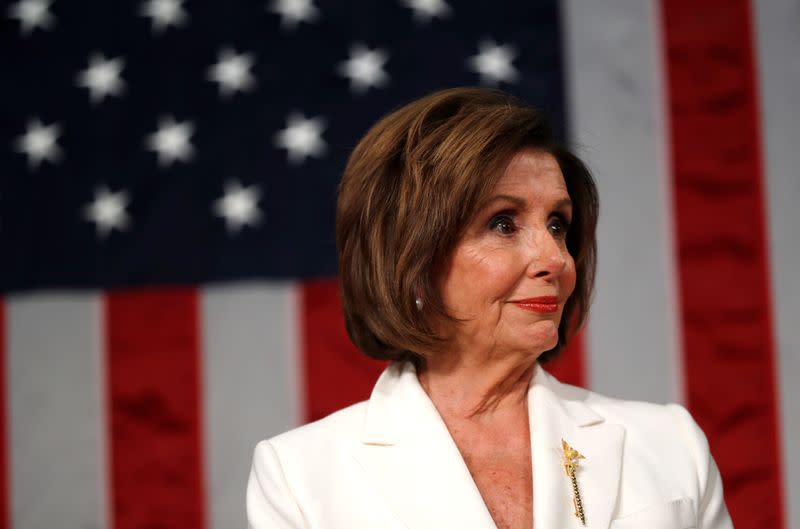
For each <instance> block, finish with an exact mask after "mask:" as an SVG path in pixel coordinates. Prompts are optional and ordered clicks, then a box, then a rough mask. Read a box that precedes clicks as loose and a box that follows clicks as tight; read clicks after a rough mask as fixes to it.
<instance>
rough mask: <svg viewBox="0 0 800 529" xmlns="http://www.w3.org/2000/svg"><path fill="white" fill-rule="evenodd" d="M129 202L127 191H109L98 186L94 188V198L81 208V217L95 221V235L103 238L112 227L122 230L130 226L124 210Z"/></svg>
mask: <svg viewBox="0 0 800 529" xmlns="http://www.w3.org/2000/svg"><path fill="white" fill-rule="evenodd" d="M129 202H130V197H129V195H128V192H127V191H125V190H122V191H117V192H116V193H111V192H110V191H109V190H108V188H107V187H105V186H103V187H99V188H97V189H95V192H94V200H93V201H92V202H91V203H89V204H88V205H86V206H85V207H84V208H83V217H84V219H86V220H88V221H90V222H94V223H95V226H96V228H97V236H98V237H100V238H101V239H104V238H106V237H107V236H108V234H109V233H111V230H113V229H114V228H116V229H117V230H119V231H124V230H126V229H127V228H128V226H130V217H129V216H128V214H127V213H126V212H125V207H126V206H127V205H128V203H129Z"/></svg>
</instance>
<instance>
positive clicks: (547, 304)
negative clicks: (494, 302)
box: [511, 296, 558, 312]
mask: <svg viewBox="0 0 800 529" xmlns="http://www.w3.org/2000/svg"><path fill="white" fill-rule="evenodd" d="M511 303H513V304H514V305H516V306H517V307H519V308H521V309H522V310H527V311H530V312H556V311H558V298H557V297H555V296H541V297H538V298H527V299H518V300H515V301H512V302H511Z"/></svg>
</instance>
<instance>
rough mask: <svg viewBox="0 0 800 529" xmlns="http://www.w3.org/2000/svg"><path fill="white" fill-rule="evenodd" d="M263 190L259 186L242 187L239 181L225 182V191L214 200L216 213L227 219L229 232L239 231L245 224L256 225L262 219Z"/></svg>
mask: <svg viewBox="0 0 800 529" xmlns="http://www.w3.org/2000/svg"><path fill="white" fill-rule="evenodd" d="M259 198H261V191H260V190H259V189H258V186H256V185H252V186H248V187H242V185H241V184H240V183H239V182H236V181H232V182H226V183H225V192H224V194H223V195H222V197H221V198H219V199H217V200H215V201H214V205H213V207H212V209H213V211H214V214H215V215H217V216H219V217H222V218H224V219H225V228H226V229H227V230H228V233H232V234H235V233H239V231H241V229H242V227H243V226H247V225H249V226H256V225H258V223H259V221H260V220H261V211H260V210H259V209H258V199H259Z"/></svg>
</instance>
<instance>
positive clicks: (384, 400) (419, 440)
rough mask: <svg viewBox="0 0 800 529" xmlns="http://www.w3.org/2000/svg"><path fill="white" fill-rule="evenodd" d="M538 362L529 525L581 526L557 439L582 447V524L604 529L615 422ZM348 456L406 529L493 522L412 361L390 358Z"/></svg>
mask: <svg viewBox="0 0 800 529" xmlns="http://www.w3.org/2000/svg"><path fill="white" fill-rule="evenodd" d="M586 395H587V393H586V392H585V391H583V390H579V389H577V388H572V387H570V386H565V385H562V384H561V383H560V382H558V381H557V380H556V379H554V378H553V377H552V376H550V375H549V374H548V373H546V372H545V371H544V370H543V369H542V368H541V367H540V366H538V365H537V367H536V369H535V371H534V376H533V378H532V380H531V386H530V388H529V391H528V413H529V418H528V419H529V423H530V427H531V450H532V454H531V456H532V460H533V496H534V529H552V528H553V527H558V528H559V529H565V528H570V527H574V528H576V529H579V528H581V527H582V526H581V525H580V521H579V520H578V518H577V517H576V516H575V515H574V509H573V501H572V485H571V483H570V481H569V479H568V477H567V476H566V474H565V472H564V468H563V466H562V449H561V439H562V438H563V439H564V440H566V441H567V442H568V443H569V444H570V445H571V446H572V447H573V448H575V449H576V450H578V451H579V452H581V454H583V455H584V456H585V459H582V460H581V461H580V465H579V470H578V471H577V474H576V477H577V481H578V487H579V490H580V495H581V500H582V504H583V510H584V514H585V516H586V527H587V528H588V529H608V526H609V524H610V522H611V517H612V515H613V512H614V508H615V505H616V500H617V494H618V490H619V479H620V470H621V462H622V444H623V438H624V429H623V427H622V426H620V425H614V424H606V423H604V422H603V418H602V417H601V416H599V415H598V414H597V413H595V412H594V411H592V410H591V408H589V406H587V405H586V403H585V402H584V400H585V399H586ZM354 456H355V458H356V460H357V461H358V462H359V463H360V465H361V466H362V468H363V469H364V471H365V473H366V474H367V476H368V478H369V479H370V481H371V482H372V483H373V485H374V486H375V487H376V489H377V490H379V491H380V493H381V495H382V497H383V498H384V499H385V500H386V502H387V504H388V505H389V507H390V508H391V509H392V511H393V514H394V515H395V517H396V518H398V519H399V520H402V521H403V522H404V523H405V524H406V526H407V527H408V528H409V529H429V528H431V527H471V528H478V529H496V526H495V524H494V521H493V520H492V517H491V515H490V514H489V511H488V509H487V508H486V504H485V503H484V501H483V498H482V497H481V495H480V492H479V491H478V488H477V486H476V485H475V482H474V480H473V479H472V476H471V475H470V473H469V469H468V468H467V466H466V464H465V463H464V460H463V458H462V457H461V453H460V452H459V450H458V447H457V446H456V444H455V442H454V441H453V439H452V437H451V436H450V432H449V431H448V430H447V426H446V425H445V424H444V421H443V420H442V418H441V416H440V415H439V412H438V411H437V410H436V407H435V406H434V405H433V403H432V402H431V400H430V399H429V398H428V396H427V394H426V393H425V391H424V390H423V389H422V387H421V386H420V385H419V381H418V380H417V376H416V371H415V369H414V367H413V366H412V365H411V364H410V363H408V362H406V363H402V364H393V365H391V366H390V367H388V368H387V369H386V370H385V371H384V372H383V374H381V376H380V378H379V379H378V382H377V383H376V384H375V388H374V389H373V392H372V396H371V397H370V400H369V404H368V406H367V412H366V420H365V424H364V431H363V434H362V438H361V443H360V444H359V445H358V447H357V448H356V450H355V453H354Z"/></svg>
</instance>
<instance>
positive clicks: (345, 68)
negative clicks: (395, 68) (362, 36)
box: [337, 44, 389, 94]
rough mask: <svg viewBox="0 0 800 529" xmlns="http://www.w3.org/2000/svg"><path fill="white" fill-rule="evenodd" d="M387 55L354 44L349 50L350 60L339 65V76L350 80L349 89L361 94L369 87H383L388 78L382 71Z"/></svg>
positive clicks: (377, 50)
mask: <svg viewBox="0 0 800 529" xmlns="http://www.w3.org/2000/svg"><path fill="white" fill-rule="evenodd" d="M388 58H389V55H388V54H387V53H386V52H385V51H383V50H381V49H374V50H371V51H370V50H369V49H368V48H367V47H366V46H364V45H363V44H355V45H353V47H352V48H351V50H350V58H349V59H348V60H347V61H345V62H343V63H341V64H339V66H338V68H337V71H338V72H339V74H341V75H343V76H345V77H347V78H349V79H350V89H351V90H352V91H354V92H356V93H359V94H363V93H364V92H366V91H367V89H368V88H369V87H370V86H375V87H379V86H384V85H385V84H386V83H388V82H389V76H388V75H386V72H384V71H383V65H384V64H386V61H387V60H388Z"/></svg>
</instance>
